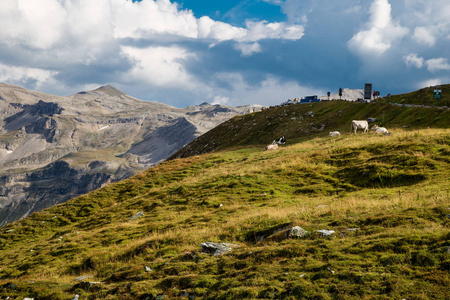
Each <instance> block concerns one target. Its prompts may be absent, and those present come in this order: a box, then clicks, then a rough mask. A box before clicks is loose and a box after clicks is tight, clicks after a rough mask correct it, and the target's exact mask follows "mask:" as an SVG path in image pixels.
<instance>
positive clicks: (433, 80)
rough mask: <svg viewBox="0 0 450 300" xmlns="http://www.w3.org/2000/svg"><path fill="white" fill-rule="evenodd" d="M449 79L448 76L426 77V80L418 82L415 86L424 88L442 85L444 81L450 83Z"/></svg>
mask: <svg viewBox="0 0 450 300" xmlns="http://www.w3.org/2000/svg"><path fill="white" fill-rule="evenodd" d="M449 80H450V79H449V78H448V77H446V78H431V79H426V80H423V81H420V82H419V83H418V84H416V86H415V88H417V89H422V88H425V87H429V86H436V85H441V84H443V83H448V82H449Z"/></svg>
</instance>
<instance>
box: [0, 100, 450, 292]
mask: <svg viewBox="0 0 450 300" xmlns="http://www.w3.org/2000/svg"><path fill="white" fill-rule="evenodd" d="M321 105H322V104H319V105H313V106H312V107H311V109H310V110H313V111H314V117H311V116H304V115H303V120H304V122H309V123H311V122H312V123H314V121H310V120H308V119H307V117H309V118H311V119H312V120H315V119H313V118H317V119H319V118H321V119H320V122H323V121H322V120H328V122H329V123H328V124H329V125H328V126H329V127H333V128H334V127H336V129H340V128H342V129H344V128H347V127H349V126H347V125H348V124H341V123H340V122H339V120H340V119H339V118H343V117H340V116H339V114H341V115H343V114H349V115H352V114H354V115H357V117H361V118H362V117H364V116H365V115H366V114H367V116H375V117H379V116H380V114H382V111H383V107H382V106H380V107H376V106H370V105H367V106H366V105H364V106H358V107H357V108H354V111H347V110H345V112H344V108H343V107H342V106H343V105H346V104H345V103H336V104H333V105H335V106H330V107H326V106H321ZM355 107H356V106H355ZM283 109H285V108H279V112H283V113H282V114H280V116H279V117H278V118H276V116H275V114H273V115H271V116H272V117H273V118H274V120H275V119H276V120H278V121H277V122H279V121H280V120H283V118H289V119H290V120H292V118H293V117H294V116H297V117H298V116H299V114H298V115H297V114H296V115H293V114H292V115H288V116H284V111H283ZM286 109H287V108H286ZM352 109H353V108H352ZM326 110H329V113H330V114H331V116H330V117H328V118H327V117H326V116H325V112H326ZM339 111H342V112H339ZM286 113H287V112H286ZM400 113H401V111H400ZM434 113H435V112H434V111H427V112H426V114H427V116H435V115H434ZM404 116H405V117H404V119H406V120H410V121H409V122H408V123H407V124H409V125H410V126H411V127H412V126H413V125H414V124H413V122H423V123H422V124H425V126H426V124H427V123H426V122H428V118H426V119H421V120H420V121H418V120H417V119H418V116H419V114H418V115H415V111H414V110H411V111H409V113H404ZM441 116H442V115H441ZM259 117H260V116H259V115H258V114H251V115H245V116H242V117H240V118H241V119H242V121H245V122H250V119H251V120H252V121H251V122H254V123H256V125H254V126H253V127H255V128H254V130H256V131H255V133H256V136H248V135H243V136H246V137H247V140H246V142H245V143H247V144H254V146H246V147H243V146H242V145H241V147H237V148H235V149H234V150H227V151H218V152H215V153H210V154H204V155H200V156H195V157H189V158H183V159H175V160H171V161H167V162H165V163H163V164H161V165H159V166H157V167H154V168H151V169H149V170H148V171H146V172H144V173H142V174H140V175H137V176H135V177H133V178H130V179H127V180H124V181H121V182H118V183H115V184H111V185H109V186H107V187H105V188H102V189H99V190H97V191H94V192H91V193H89V194H87V195H84V196H82V197H79V198H76V199H73V200H70V201H69V202H67V203H65V204H61V205H57V206H55V207H52V208H49V209H46V210H44V211H42V212H40V213H34V214H32V215H31V216H29V217H28V218H26V219H23V220H21V221H18V222H15V223H13V224H10V225H8V226H6V227H4V228H1V229H0V296H2V297H10V299H23V297H33V298H34V299H36V300H37V299H70V298H73V297H74V296H75V294H78V295H79V296H80V299H188V298H189V297H190V299H192V298H193V297H195V299H448V295H450V275H449V271H450V230H449V228H450V201H449V189H450V188H449V177H450V129H449V128H440V129H433V128H432V129H420V130H418V129H417V128H416V129H414V128H413V129H411V128H408V131H406V130H404V129H401V125H402V124H404V123H403V122H401V119H400V118H399V117H398V116H397V115H396V114H394V113H392V114H391V113H387V111H386V113H385V122H391V123H387V124H391V126H393V125H394V124H397V123H398V126H399V127H398V128H395V130H394V134H393V135H391V136H374V135H357V136H354V135H349V134H343V135H342V136H341V137H339V138H330V137H327V136H325V133H324V132H319V133H318V136H316V137H314V136H311V135H309V133H306V132H304V134H305V136H307V138H305V139H303V140H302V137H301V136H300V134H298V135H296V136H294V135H293V136H289V135H288V134H287V133H286V134H285V135H286V136H288V137H289V138H290V139H291V140H289V139H288V144H287V145H285V146H282V147H280V149H278V150H275V151H262V147H263V146H264V144H258V142H259V143H261V141H262V140H264V142H265V143H267V142H269V141H271V140H272V139H273V135H275V136H276V135H280V134H282V133H283V132H285V129H287V128H288V127H282V125H277V127H274V128H272V127H270V126H271V125H270V124H266V125H261V124H259V123H258V122H257V120H256V119H257V118H259ZM269 118H270V116H267V120H269ZM436 118H439V116H436V117H435V119H434V121H435V122H436V124H441V123H439V122H441V121H440V120H439V119H437V120H436ZM307 120H308V121H307ZM414 120H415V121H414ZM292 121H295V120H292ZM269 122H270V120H269ZM430 122H431V121H430ZM270 123H271V122H270ZM248 124H250V123H248ZM280 124H281V123H280ZM430 124H431V123H430ZM444 125H445V124H444ZM259 126H267V129H266V130H272V131H273V132H272V133H271V134H270V135H269V134H268V133H267V134H265V133H264V132H263V131H264V128H259ZM340 126H342V127H340ZM442 127H448V124H447V126H443V125H442ZM306 129H307V128H306ZM327 131H328V130H327ZM292 132H293V131H291V133H292ZM224 134H226V132H225V131H224ZM292 134H293V133H292ZM266 139H269V140H268V141H266ZM295 139H298V140H299V141H300V140H302V142H301V143H297V142H294V141H295ZM216 141H217V145H219V144H220V140H219V139H218V138H217V140H216ZM238 146H239V145H238ZM140 211H142V212H143V214H144V215H143V216H141V217H139V218H137V219H134V220H130V217H132V216H133V215H135V214H136V213H137V212H140ZM292 226H301V227H302V228H304V229H305V230H307V231H308V232H309V233H308V234H307V235H306V236H305V237H303V238H296V239H293V238H288V237H287V236H286V228H290V227H292ZM322 229H327V230H334V231H335V233H334V234H332V235H331V236H327V237H326V236H322V235H321V234H320V233H319V232H318V230H322ZM207 241H209V242H225V243H234V244H238V245H239V246H240V247H238V248H234V249H233V250H232V251H231V252H230V253H228V254H223V255H218V256H214V255H211V254H207V253H203V252H202V251H201V247H200V243H203V242H207ZM146 267H148V268H150V269H151V271H149V270H146ZM81 276H88V277H85V279H83V280H81V281H80V280H76V278H79V277H81Z"/></svg>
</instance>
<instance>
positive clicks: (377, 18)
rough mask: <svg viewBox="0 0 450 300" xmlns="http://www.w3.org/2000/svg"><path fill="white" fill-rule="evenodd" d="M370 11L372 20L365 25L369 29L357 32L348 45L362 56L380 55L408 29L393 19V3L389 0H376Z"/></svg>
mask: <svg viewBox="0 0 450 300" xmlns="http://www.w3.org/2000/svg"><path fill="white" fill-rule="evenodd" d="M370 13H371V16H370V20H369V22H368V23H367V24H366V25H365V26H366V28H367V29H366V30H362V31H360V32H358V33H357V34H355V35H354V36H353V37H352V38H351V39H350V40H349V41H348V47H349V48H350V50H352V51H353V52H355V53H357V54H359V55H362V56H366V55H369V56H373V55H375V56H380V55H382V54H383V53H384V52H386V51H387V50H389V49H390V48H391V46H392V44H393V43H394V42H395V41H397V40H399V39H401V38H402V37H404V36H405V35H406V34H407V33H408V29H407V28H406V27H402V26H400V25H399V24H397V22H396V21H394V20H393V19H392V16H391V5H390V4H389V2H388V1H387V0H374V1H373V3H372V5H371V6H370Z"/></svg>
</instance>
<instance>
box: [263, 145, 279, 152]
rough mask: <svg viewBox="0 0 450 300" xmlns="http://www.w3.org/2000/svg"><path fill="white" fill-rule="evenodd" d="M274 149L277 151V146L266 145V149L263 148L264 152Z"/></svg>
mask: <svg viewBox="0 0 450 300" xmlns="http://www.w3.org/2000/svg"><path fill="white" fill-rule="evenodd" d="M275 149H278V144H271V145H268V146H266V148H264V151H266V150H275Z"/></svg>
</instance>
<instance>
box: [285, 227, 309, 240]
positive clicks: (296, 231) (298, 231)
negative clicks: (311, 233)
mask: <svg viewBox="0 0 450 300" xmlns="http://www.w3.org/2000/svg"><path fill="white" fill-rule="evenodd" d="M307 234H308V231H306V230H305V229H303V228H301V227H300V226H294V227H292V228H291V229H289V231H288V232H287V236H288V237H290V238H301V237H304V236H305V235H307Z"/></svg>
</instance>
